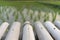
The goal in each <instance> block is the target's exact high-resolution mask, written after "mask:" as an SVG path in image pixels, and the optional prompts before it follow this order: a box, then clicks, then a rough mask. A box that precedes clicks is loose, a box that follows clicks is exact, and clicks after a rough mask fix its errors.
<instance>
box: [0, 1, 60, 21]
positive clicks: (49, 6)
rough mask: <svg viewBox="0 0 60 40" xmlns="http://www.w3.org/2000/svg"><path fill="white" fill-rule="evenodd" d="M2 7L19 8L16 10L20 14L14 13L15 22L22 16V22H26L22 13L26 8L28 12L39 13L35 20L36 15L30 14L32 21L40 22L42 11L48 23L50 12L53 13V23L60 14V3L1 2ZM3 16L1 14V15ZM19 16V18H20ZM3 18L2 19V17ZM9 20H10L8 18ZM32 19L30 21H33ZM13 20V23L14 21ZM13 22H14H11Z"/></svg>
mask: <svg viewBox="0 0 60 40" xmlns="http://www.w3.org/2000/svg"><path fill="white" fill-rule="evenodd" d="M0 6H2V7H5V6H8V7H15V8H17V9H16V10H17V11H19V12H20V14H19V13H17V12H14V13H15V14H14V18H15V19H14V20H15V21H16V20H17V19H18V20H19V16H20V17H21V16H22V19H23V20H22V21H23V22H24V21H26V17H24V14H22V11H23V9H24V8H27V9H28V10H30V9H31V10H32V11H37V10H38V11H39V14H38V16H35V17H34V18H33V16H34V15H35V14H32V13H30V14H28V15H30V18H31V19H32V21H37V20H40V19H41V18H42V17H41V15H42V14H41V13H40V12H41V11H43V12H45V13H46V14H45V15H44V17H43V18H44V21H47V20H49V12H51V13H52V18H53V19H52V21H54V20H55V19H56V15H57V12H59V13H60V3H59V2H48V1H40V2H38V1H37V2H36V1H34V2H22V1H21V2H20V1H0ZM0 14H1V13H0ZM18 15H19V16H18ZM1 18H2V17H1ZM7 18H8V15H7ZM8 19H9V18H8ZM31 19H30V20H31ZM2 20H3V22H4V21H7V20H5V18H2ZM14 20H13V21H14ZM11 22H12V21H11Z"/></svg>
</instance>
